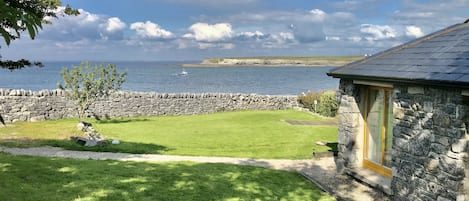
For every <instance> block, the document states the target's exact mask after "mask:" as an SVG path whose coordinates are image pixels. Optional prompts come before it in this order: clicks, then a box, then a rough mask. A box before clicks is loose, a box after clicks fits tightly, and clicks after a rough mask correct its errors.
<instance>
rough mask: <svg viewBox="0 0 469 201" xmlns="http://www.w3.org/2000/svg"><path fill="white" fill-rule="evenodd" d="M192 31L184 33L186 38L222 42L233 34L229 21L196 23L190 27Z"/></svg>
mask: <svg viewBox="0 0 469 201" xmlns="http://www.w3.org/2000/svg"><path fill="white" fill-rule="evenodd" d="M189 31H190V32H191V33H187V34H184V36H183V37H184V38H188V39H195V40H196V41H199V42H221V41H225V40H227V39H230V38H231V37H232V36H233V30H232V28H231V24H229V23H218V24H213V25H210V24H207V23H195V24H193V25H192V26H191V27H190V28H189Z"/></svg>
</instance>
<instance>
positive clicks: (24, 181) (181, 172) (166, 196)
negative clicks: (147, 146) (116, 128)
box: [0, 153, 334, 201]
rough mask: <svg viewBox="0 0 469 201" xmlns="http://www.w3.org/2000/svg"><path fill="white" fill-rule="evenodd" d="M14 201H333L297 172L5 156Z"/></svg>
mask: <svg viewBox="0 0 469 201" xmlns="http://www.w3.org/2000/svg"><path fill="white" fill-rule="evenodd" d="M0 178H1V179H0V198H2V200H3V199H7V200H10V201H20V200H21V201H29V200H30V201H41V200H47V201H54V200H57V201H63V200H75V201H93V200H99V201H105V200H112V201H118V200H126V201H127V200H138V201H145V200H149V201H150V200H151V201H153V200H164V201H171V200H178V201H183V200H191V201H192V200H301V201H303V200H323V201H326V200H334V199H333V198H332V197H331V196H329V195H328V194H327V193H324V192H322V191H320V190H319V189H318V188H317V187H316V186H315V185H313V184H311V183H310V182H308V181H306V180H305V179H303V178H302V177H301V176H300V175H298V174H296V173H292V172H286V171H279V170H270V169H265V168H259V167H250V166H236V165H225V164H204V163H188V162H184V163H145V162H119V161H94V160H76V159H61V158H42V157H30V156H12V155H8V154H3V153H0Z"/></svg>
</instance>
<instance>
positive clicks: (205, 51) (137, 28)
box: [0, 0, 469, 61]
mask: <svg viewBox="0 0 469 201" xmlns="http://www.w3.org/2000/svg"><path fill="white" fill-rule="evenodd" d="M62 2H63V4H64V5H66V4H69V5H71V6H72V7H74V8H77V9H80V12H81V14H80V15H79V16H66V17H60V18H59V19H53V20H52V21H53V24H52V25H45V27H44V29H43V30H42V31H41V32H40V33H39V35H38V37H37V38H36V39H35V40H30V39H29V38H27V36H28V35H27V34H25V35H24V37H23V38H21V39H20V40H16V41H13V42H12V44H11V45H10V46H9V47H7V46H6V45H5V44H4V42H3V41H1V42H0V46H1V49H0V54H1V55H2V57H3V59H18V58H28V59H33V60H41V61H79V60H98V61H137V60H138V61H141V60H145V61H155V60H201V59H204V58H207V57H226V56H279V55H283V56H313V55H318V56H322V55H362V54H374V53H376V52H379V51H382V50H385V49H387V48H390V47H393V46H396V45H399V44H402V43H403V42H406V41H409V40H413V39H415V38H418V37H420V36H423V35H425V34H429V33H431V32H434V31H437V30H439V29H442V28H445V27H447V26H450V25H453V24H456V23H462V22H464V21H465V20H466V19H467V18H469V15H468V13H469V12H468V11H469V0H329V1H328V0H288V1H287V0H118V1H116V0H99V1H96V0H63V1H62Z"/></svg>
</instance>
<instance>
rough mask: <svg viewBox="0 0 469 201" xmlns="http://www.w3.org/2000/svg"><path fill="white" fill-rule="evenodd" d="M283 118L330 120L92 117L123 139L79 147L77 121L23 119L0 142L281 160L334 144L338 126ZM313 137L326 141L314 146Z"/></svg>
mask: <svg viewBox="0 0 469 201" xmlns="http://www.w3.org/2000/svg"><path fill="white" fill-rule="evenodd" d="M285 120H307V121H317V122H320V121H326V120H328V121H330V120H331V119H325V118H322V117H319V116H314V115H311V114H308V113H304V112H299V111H293V110H287V111H242V112H222V113H216V114H207V115H194V116H163V117H141V118H126V119H112V120H107V121H99V122H93V126H94V127H95V128H96V129H97V130H98V131H99V132H100V133H102V134H103V135H104V136H105V137H106V138H108V139H119V140H121V141H122V144H120V145H108V146H105V147H96V148H85V147H81V146H79V145H77V144H75V143H72V142H70V141H69V140H68V138H69V137H70V136H72V135H78V134H79V132H78V131H76V123H77V120H73V119H72V120H70V119H68V120H58V121H45V122H37V123H24V122H23V123H15V124H14V125H13V126H8V127H5V128H0V145H4V146H41V145H52V146H61V147H64V148H67V149H75V150H95V151H112V152H128V153H159V154H171V155H194V156H230V157H252V158H285V159H304V158H311V152H312V150H313V149H314V150H316V151H318V152H320V151H328V150H331V149H332V148H334V146H335V145H336V142H337V126H298V125H289V124H287V123H286V122H285ZM316 141H325V142H330V143H329V146H317V145H316V144H315V142H316Z"/></svg>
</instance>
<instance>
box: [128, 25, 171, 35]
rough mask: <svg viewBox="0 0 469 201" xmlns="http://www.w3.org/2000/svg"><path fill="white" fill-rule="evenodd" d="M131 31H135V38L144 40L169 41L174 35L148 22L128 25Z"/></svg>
mask: <svg viewBox="0 0 469 201" xmlns="http://www.w3.org/2000/svg"><path fill="white" fill-rule="evenodd" d="M130 29H131V30H135V32H136V34H137V36H139V37H140V38H145V39H171V38H174V34H173V33H171V32H170V31H167V30H165V29H162V28H161V27H160V25H158V24H155V23H153V22H150V21H146V22H145V23H143V22H135V23H132V24H131V25H130Z"/></svg>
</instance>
